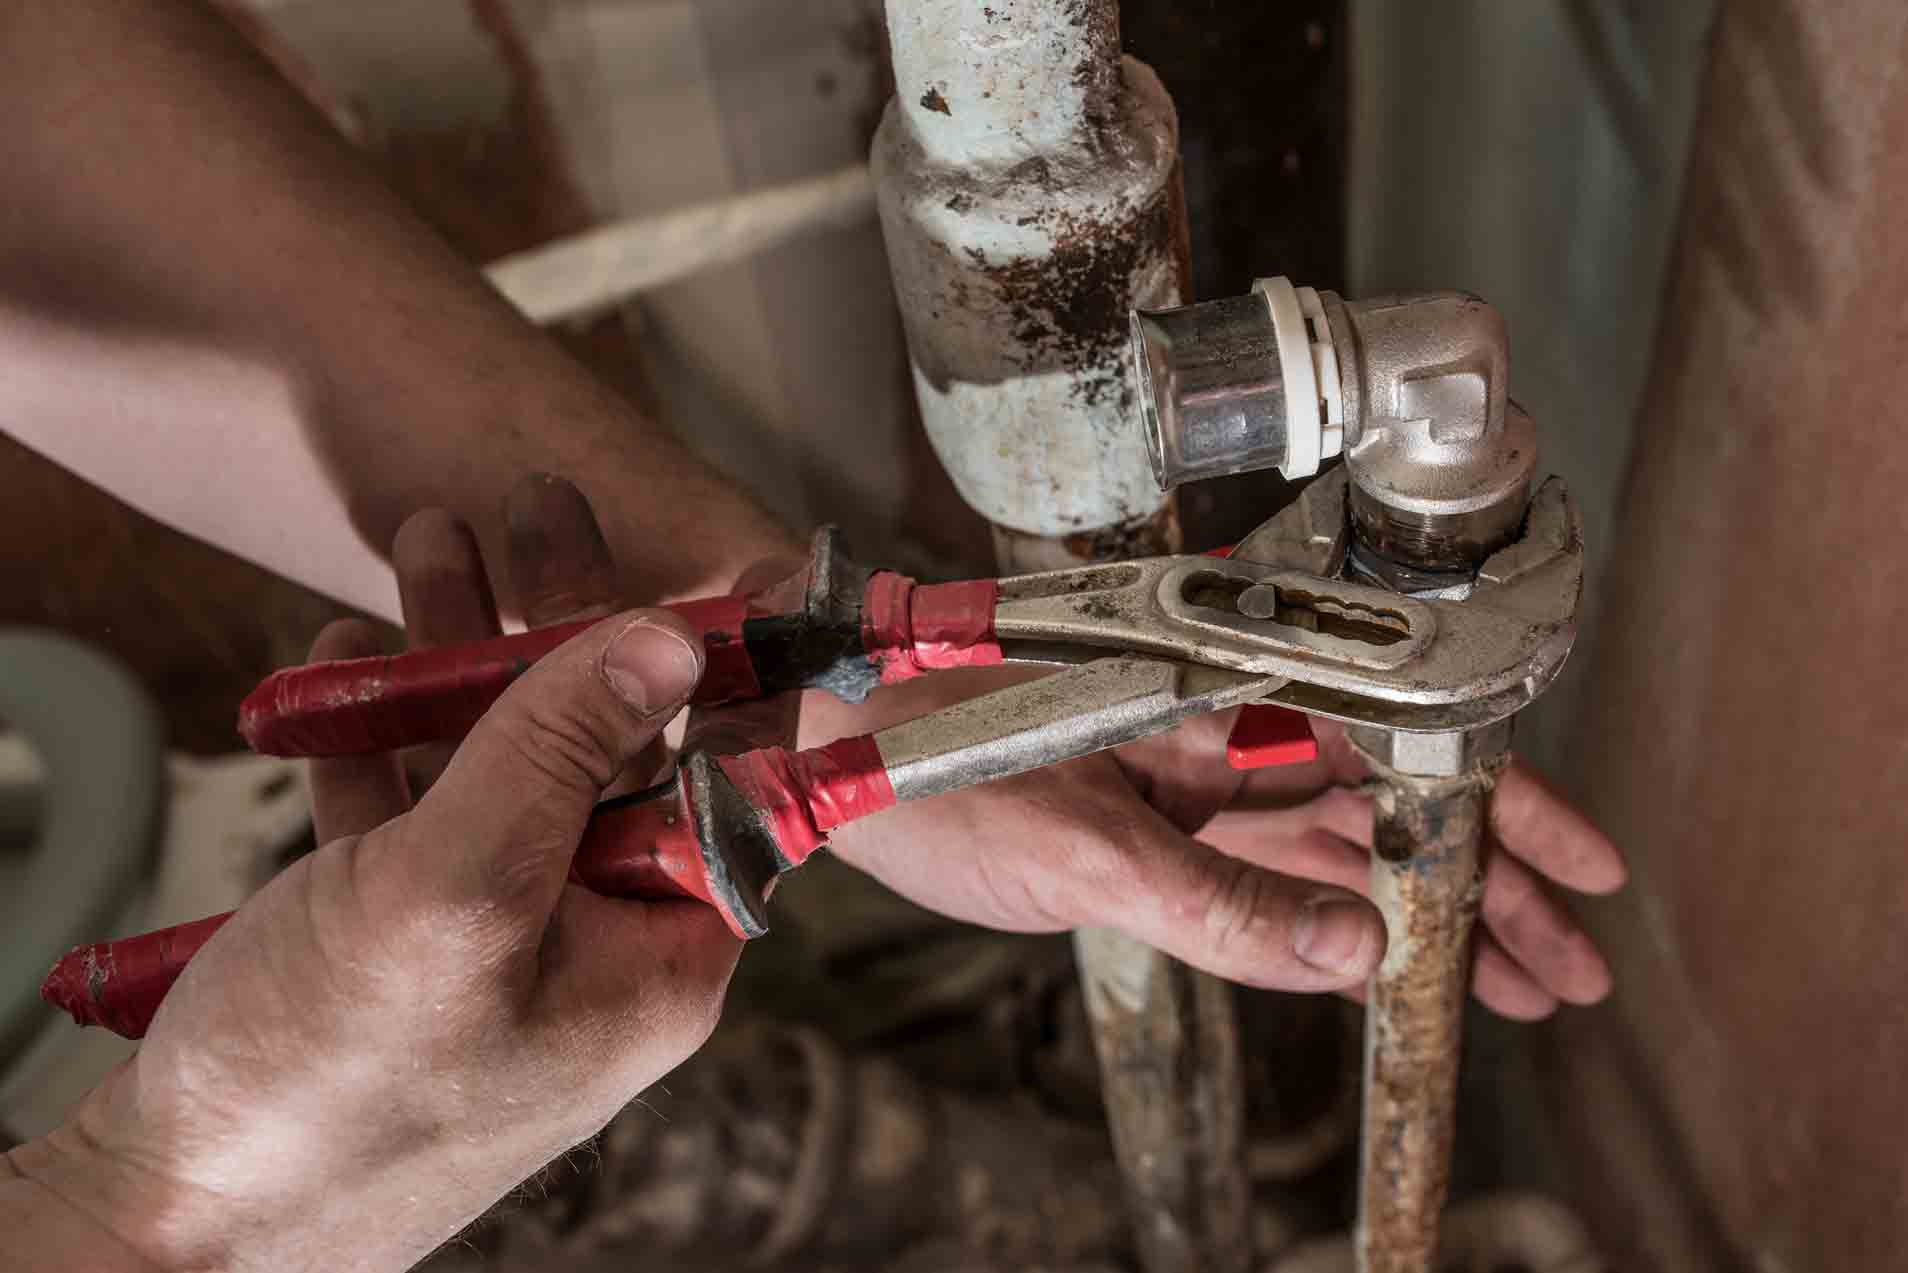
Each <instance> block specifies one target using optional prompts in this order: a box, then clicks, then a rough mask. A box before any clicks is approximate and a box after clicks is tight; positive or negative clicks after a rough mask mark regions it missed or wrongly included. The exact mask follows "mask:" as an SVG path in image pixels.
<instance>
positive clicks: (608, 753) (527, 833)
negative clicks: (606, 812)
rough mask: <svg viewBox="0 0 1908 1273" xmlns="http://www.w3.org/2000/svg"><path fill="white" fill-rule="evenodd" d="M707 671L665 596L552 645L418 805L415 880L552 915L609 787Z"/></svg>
mask: <svg viewBox="0 0 1908 1273" xmlns="http://www.w3.org/2000/svg"><path fill="white" fill-rule="evenodd" d="M701 675H702V642H701V640H700V639H699V638H698V637H697V635H696V634H695V633H694V632H692V631H691V630H690V629H689V627H688V626H687V625H686V624H684V623H683V622H682V620H681V619H678V618H677V617H676V616H674V615H672V614H669V613H667V612H664V611H660V610H635V611H630V612H629V613H627V614H624V615H622V616H620V617H619V618H616V619H612V620H609V621H607V622H604V623H600V624H597V625H596V626H594V627H592V628H590V629H588V630H587V631H585V632H583V633H581V634H580V635H578V636H576V637H574V638H572V639H571V640H569V641H568V642H566V643H565V644H563V645H562V646H560V647H558V648H557V649H556V650H555V651H554V652H553V653H551V654H549V655H547V656H545V657H544V658H543V659H541V660H540V661H539V662H538V663H537V664H536V665H535V666H534V667H532V668H530V669H529V670H528V671H527V672H525V673H524V674H523V675H522V676H521V677H519V678H518V679H517V680H516V682H515V683H513V684H512V685H511V687H510V688H509V689H508V690H506V691H505V692H504V694H503V696H502V697H501V698H499V699H498V700H497V702H496V704H495V705H493V706H492V707H491V709H490V711H489V712H487V713H486V714H485V716H484V718H483V719H482V720H481V721H479V722H478V723H477V727H476V728H475V729H473V730H471V732H470V735H469V737H467V738H466V739H465V740H464V745H463V746H462V747H460V748H458V750H457V754H456V756H454V757H453V758H452V760H451V763H450V767H449V768H447V769H446V770H445V771H444V776H443V777H442V778H441V779H439V780H438V783H437V785H436V786H435V787H433V788H432V789H431V791H430V794H429V795H427V796H426V797H425V798H424V799H423V800H422V801H421V802H420V803H419V804H418V807H417V810H416V813H415V814H414V815H413V817H411V818H409V819H406V825H405V835H406V837H407V841H408V842H410V843H414V844H416V845H418V846H419V850H418V851H417V852H416V853H413V854H407V855H406V856H407V858H409V859H410V860H411V862H412V869H414V870H416V871H418V872H419V873H420V878H419V879H417V880H416V881H415V883H414V885H413V887H415V888H416V889H418V890H420V891H424V892H434V893H435V894H436V895H437V896H439V897H440V898H443V899H444V900H446V901H452V902H457V903H461V904H471V905H477V906H481V907H486V908H493V909H497V910H500V911H501V912H503V913H504V914H506V915H508V916H511V917H514V918H516V919H519V920H522V921H523V922H526V923H532V924H534V925H536V926H538V927H541V926H542V925H543V923H544V922H545V921H546V920H547V919H548V918H549V915H550V912H551V909H552V908H553V907H554V906H555V905H556V901H557V897H558V895H559V894H560V892H561V891H562V888H563V881H564V877H565V875H566V874H567V873H568V871H569V868H570V859H571V857H572V856H573V855H574V854H575V852H576V845H577V841H578V839H579V838H580V837H581V836H582V834H583V830H584V826H585V824H586V823H587V822H588V820H589V816H590V812H591V809H592V807H593V806H594V805H595V803H596V801H597V799H598V797H600V796H601V794H602V792H603V789H604V788H605V787H607V786H608V785H609V784H610V783H611V782H612V781H613V780H614V779H615V778H616V776H617V775H618V774H619V773H620V772H622V770H623V769H624V768H625V767H626V766H628V765H629V764H630V763H631V762H632V761H634V760H635V759H636V758H637V756H638V755H639V754H640V753H641V752H642V750H643V748H644V747H645V746H647V745H648V744H649V742H650V741H651V740H652V739H654V738H655V737H656V735H657V734H658V733H660V732H661V730H662V728H663V727H664V726H665V725H666V724H668V722H669V720H670V718H671V717H673V716H674V715H675V714H676V712H677V711H678V710H679V709H680V708H681V707H682V704H683V703H684V701H686V700H687V698H688V697H689V693H690V691H691V690H692V689H694V687H695V683H696V681H697V680H698V679H699V678H700V677H701Z"/></svg>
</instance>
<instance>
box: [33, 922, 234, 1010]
mask: <svg viewBox="0 0 1908 1273" xmlns="http://www.w3.org/2000/svg"><path fill="white" fill-rule="evenodd" d="M230 918H232V914H231V912H229V911H228V912H226V913H225V914H223V915H213V916H210V917H209V918H206V919H199V920H194V921H192V922H191V923H190V924H179V925H177V926H175V927H173V928H164V929H161V930H159V931H158V932H156V933H146V934H143V935H142V936H139V937H123V938H121V939H120V940H118V941H108V942H96V943H94V944H93V945H90V946H76V947H74V948H73V949H72V950H70V951H68V952H67V953H66V954H65V956H63V957H62V958H61V959H60V961H59V962H58V963H57V964H54V965H53V971H52V972H49V973H48V974H47V975H46V980H45V981H43V982H41V983H40V998H42V999H44V1000H46V1002H48V1003H50V1004H52V1005H53V1006H54V1007H56V1008H60V1009H62V1010H64V1011H65V1012H67V1013H68V1014H69V1015H71V1016H72V1018H73V1020H74V1021H76V1022H78V1023H79V1024H80V1025H99V1026H105V1027H106V1028H107V1029H108V1030H111V1031H112V1032H113V1033H114V1034H117V1035H120V1036H122V1037H124V1038H128V1039H139V1038H144V1037H145V1034H146V1029H147V1027H148V1026H150V1025H151V1024H152V1019H153V1017H154V1016H156V1015H157V1014H158V1012H159V1005H160V1003H162V1002H163V1001H164V1000H165V997H166V991H168V990H170V989H171V988H172V983H173V982H174V981H175V980H177V979H178V976H179V970H180V969H182V968H184V967H185V966H186V961H187V960H189V959H191V958H192V956H194V955H196V954H198V953H199V947H201V946H203V945H205V944H206V942H208V941H210V940H211V939H212V934H213V933H216V932H218V931H219V929H220V928H221V927H222V926H223V925H224V923H225V921H226V920H228V919H230Z"/></svg>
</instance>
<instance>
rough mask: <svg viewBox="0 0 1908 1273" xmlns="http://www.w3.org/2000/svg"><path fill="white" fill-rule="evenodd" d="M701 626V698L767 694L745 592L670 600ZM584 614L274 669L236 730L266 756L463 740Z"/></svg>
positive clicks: (574, 630) (587, 624)
mask: <svg viewBox="0 0 1908 1273" xmlns="http://www.w3.org/2000/svg"><path fill="white" fill-rule="evenodd" d="M665 608H666V609H669V610H671V611H673V612H674V613H675V614H676V615H678V616H679V617H680V618H682V619H683V620H684V621H685V622H686V623H688V624H689V625H690V626H691V627H693V628H696V629H698V630H700V631H701V633H702V648H703V650H704V652H705V659H704V671H703V676H702V682H701V684H699V685H697V686H696V692H695V695H694V697H693V699H692V701H694V702H696V703H700V704H704V705H710V704H715V703H727V702H730V701H733V700H735V699H753V698H759V697H761V693H762V686H761V683H760V681H758V680H757V679H756V675H755V664H754V663H752V662H750V661H749V651H748V647H747V646H746V645H744V644H743V641H742V623H743V621H744V620H745V619H747V618H748V617H749V615H750V613H751V610H750V608H749V603H748V600H747V599H746V598H743V597H733V596H732V597H709V598H706V599H703V600H699V601H685V602H683V603H682V604H680V605H674V606H668V607H665ZM600 622H601V620H600V619H585V620H582V621H581V622H578V623H559V624H555V625H553V626H551V627H547V628H534V629H532V630H531V631H529V632H519V633H515V634H514V635H511V636H500V637H492V638H490V639H489V640H487V641H472V642H468V643H466V644H463V645H447V646H443V647H441V648H439V649H434V650H412V651H411V652H410V653H408V654H391V655H380V656H376V657H373V658H368V659H343V660H340V661H338V662H334V663H314V664H310V665H308V666H305V667H288V668H285V669H283V670H281V671H278V672H274V673H272V675H271V676H269V677H267V678H266V679H265V680H264V682H263V683H262V684H260V685H259V687H258V688H257V689H255V690H253V691H252V692H251V693H250V694H249V695H247V696H246V699H245V702H244V703H243V704H241V705H240V707H239V733H240V734H241V735H243V736H244V738H245V741H246V742H247V743H248V744H250V745H251V748H252V750H253V751H256V752H260V753H262V754H264V755H267V756H354V755H363V754H365V753H368V752H379V751H395V750H397V749H398V748H401V747H409V746H411V745H412V744H415V743H421V742H434V741H438V740H441V739H451V738H461V737H463V735H464V734H466V733H468V732H469V731H470V727H471V726H473V725H475V724H476V723H477V720H478V718H479V717H481V716H482V715H483V714H484V713H485V712H486V711H488V710H489V709H490V705H491V704H492V703H494V702H496V701H497V699H498V697H499V696H500V695H502V694H503V692H504V691H505V690H506V689H509V688H510V684H511V682H512V681H515V680H516V679H517V678H518V677H519V676H522V675H523V674H524V672H526V671H528V670H529V668H530V665H531V664H533V663H535V662H536V661H537V660H538V659H541V658H542V657H543V656H544V655H546V654H548V653H550V652H551V651H552V650H554V649H556V648H557V647H558V646H559V645H562V644H563V643H564V642H565V641H568V640H569V639H570V638H571V637H573V636H576V635H577V634H578V633H580V632H583V631H584V630H586V629H588V628H591V627H594V626H595V625H596V624H598V623H600Z"/></svg>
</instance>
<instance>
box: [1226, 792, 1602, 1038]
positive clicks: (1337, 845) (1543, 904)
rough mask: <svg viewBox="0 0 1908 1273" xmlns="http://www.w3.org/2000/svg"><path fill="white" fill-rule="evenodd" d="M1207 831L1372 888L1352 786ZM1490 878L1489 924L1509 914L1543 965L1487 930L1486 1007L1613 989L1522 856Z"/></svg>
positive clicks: (1543, 1003)
mask: <svg viewBox="0 0 1908 1273" xmlns="http://www.w3.org/2000/svg"><path fill="white" fill-rule="evenodd" d="M1200 839H1201V840H1203V841H1206V842H1208V843H1210V844H1211V845H1212V846H1213V847H1214V848H1216V849H1218V850H1219V851H1220V852H1222V853H1226V854H1228V855H1230V856H1232V857H1237V858H1240V859H1242V860H1244V861H1248V862H1251V863H1253V864H1255V865H1257V866H1262V867H1265V868H1266V869H1268V870H1273V871H1278V872H1280V873H1282V874H1285V875H1291V876H1297V877H1300V878H1303V879H1308V880H1315V881H1317V882H1319V883H1321V884H1335V885H1337V886H1338V887H1340V888H1344V889H1348V890H1351V891H1353V892H1357V893H1359V894H1361V895H1364V894H1368V893H1369V891H1370V872H1371V857H1370V852H1369V850H1368V848H1367V847H1366V846H1367V845H1368V844H1369V842H1370V839H1371V806H1370V802H1369V801H1368V800H1366V799H1365V797H1364V796H1362V795H1360V794H1358V793H1355V792H1353V791H1350V790H1349V789H1346V788H1336V789H1334V790H1332V791H1329V792H1327V793H1325V794H1324V795H1323V796H1320V797H1318V798H1317V799H1315V800H1312V801H1309V802H1308V803H1307V804H1305V805H1302V806H1300V807H1298V808H1296V809H1288V810H1280V811H1256V810H1252V811H1248V810H1238V809H1234V810H1228V811H1227V812H1225V813H1222V814H1220V815H1219V816H1218V817H1217V818H1215V819H1213V821H1212V823H1211V824H1209V825H1208V826H1207V827H1206V829H1205V830H1204V831H1202V832H1201V833H1200ZM1485 880H1486V884H1485V901H1484V911H1485V914H1484V919H1485V924H1486V927H1487V929H1488V928H1489V927H1490V926H1491V925H1492V924H1493V923H1494V922H1496V921H1501V922H1502V923H1503V924H1504V925H1505V927H1506V929H1507V930H1508V931H1509V932H1510V933H1511V934H1512V940H1513V941H1515V942H1517V943H1518V945H1517V949H1518V950H1520V951H1524V952H1527V958H1528V959H1530V960H1532V961H1534V963H1535V968H1536V971H1535V972H1533V971H1530V970H1528V969H1527V968H1526V967H1525V966H1524V964H1522V963H1520V962H1519V960H1518V959H1517V958H1514V957H1513V956H1512V955H1511V954H1510V953H1508V952H1507V951H1506V950H1505V949H1504V948H1503V946H1501V945H1500V944H1499V943H1498V942H1497V941H1495V940H1493V939H1492V938H1491V937H1490V936H1489V934H1488V932H1480V935H1479V953H1478V964H1477V973H1476V976H1475V978H1474V980H1473V988H1474V989H1475V990H1476V992H1477V996H1478V998H1479V999H1480V1000H1482V1001H1483V1002H1484V1004H1485V1005H1486V1006H1487V1007H1489V1008H1491V1009H1492V1010H1494V1011H1496V1012H1498V1013H1500V1014H1502V1015H1503V1016H1507V1017H1510V1018H1512V1019H1513V1020H1518V1021H1530V1020H1537V1019H1539V1018H1540V1017H1543V1016H1547V1015H1549V1014H1550V1013H1551V1012H1552V1011H1554V1010H1555V1009H1556V1006H1557V1000H1558V999H1559V998H1560V997H1561V998H1564V999H1567V1000H1569V1001H1570V1002H1573V1003H1580V1002H1594V1000H1595V999H1596V998H1601V997H1602V995H1603V994H1605V993H1607V992H1608V989H1609V973H1608V969H1607V967H1606V966H1605V965H1604V964H1603V961H1602V958H1601V956H1599V955H1598V954H1597V952H1596V950H1595V948H1594V946H1592V945H1590V943H1589V941H1588V939H1587V938H1585V937H1584V936H1583V934H1582V933H1581V932H1580V931H1578V930H1577V928H1576V926H1575V925H1574V924H1572V923H1571V922H1570V920H1569V918H1568V916H1566V915H1564V914H1563V913H1562V912H1561V911H1560V910H1558V909H1557V908H1556V907H1555V905H1554V903H1553V902H1551V900H1550V899H1549V898H1548V897H1547V896H1546V895H1545V894H1544V892H1543V890H1542V888H1541V887H1540V886H1539V885H1538V884H1537V882H1536V881H1535V880H1534V879H1533V878H1531V877H1530V875H1529V872H1527V871H1524V870H1523V869H1522V868H1521V867H1519V866H1518V865H1517V864H1516V863H1515V861H1514V860H1513V861H1511V862H1510V863H1509V865H1508V866H1495V865H1494V866H1493V868H1491V869H1490V870H1487V872H1486V876H1485ZM1539 974H1541V975H1539Z"/></svg>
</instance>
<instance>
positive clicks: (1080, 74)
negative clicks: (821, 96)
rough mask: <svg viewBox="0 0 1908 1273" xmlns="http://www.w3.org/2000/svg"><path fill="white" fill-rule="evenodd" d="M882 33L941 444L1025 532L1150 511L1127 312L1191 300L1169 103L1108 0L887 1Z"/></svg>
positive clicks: (921, 350)
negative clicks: (1180, 253) (1128, 54)
mask: <svg viewBox="0 0 1908 1273" xmlns="http://www.w3.org/2000/svg"><path fill="white" fill-rule="evenodd" d="M888 24H889V30H890V34H891V39H892V43H893V49H894V67H895V84H896V95H895V100H894V101H893V102H892V103H890V104H889V107H888V112H887V115H886V117H885V118H884V119H883V121H882V125H881V129H880V131H879V132H878V133H877V134H876V136H875V143H874V152H873V157H872V164H873V167H874V172H875V183H876V190H877V197H878V200H879V204H880V209H881V218H882V226H883V229H884V231H885V237H886V242H887V248H888V260H889V264H890V266H891V268H892V270H893V274H894V283H895V292H896V295H897V297H898V299H899V301H900V304H901V311H902V317H903V320H904V323H905V325H906V328H907V333H908V345H909V351H910V353H911V355H912V358H913V362H914V373H915V374H914V384H915V393H916V397H917V399H918V400H919V402H920V405H921V415H922V419H923V423H924V424H925V425H926V428H927V433H928V437H929V439H930V440H931V441H932V442H933V444H934V449H935V452H936V453H937V454H938V455H939V456H940V459H941V462H942V464H943V465H945V466H946V468H947V470H948V472H949V473H950V474H951V475H952V476H953V478H954V482H955V485H956V486H957V487H958V488H959V489H960V492H961V494H962V496H964V497H965V498H966V500H967V501H968V503H970V504H971V505H973V507H974V508H975V509H977V510H978V511H979V512H980V513H981V514H982V515H984V516H985V517H987V518H988V519H989V520H990V521H992V522H995V523H997V524H999V525H1003V526H1006V527H1009V528H1011V529H1013V530H1017V531H1021V532H1024V533H1027V534H1034V535H1064V534H1069V533H1071V532H1074V531H1080V530H1088V529H1093V528H1097V527H1102V526H1109V525H1113V524H1116V523H1121V522H1126V521H1130V520H1132V519H1135V518H1139V517H1145V516H1148V515H1150V514H1152V513H1154V512H1155V511H1157V510H1158V509H1159V508H1160V506H1161V505H1162V503H1163V502H1164V498H1163V496H1162V495H1161V494H1160V492H1159V490H1158V488H1157V486H1156V484H1155V483H1154V481H1153V477H1152V472H1151V469H1150V467H1149V464H1148V460H1147V457H1146V449H1145V445H1144V442H1143V439H1142V437H1141V430H1140V429H1139V427H1138V422H1137V417H1136V415H1135V397H1134V386H1133V379H1132V372H1131V370H1130V368H1129V367H1128V360H1127V353H1126V313H1127V311H1128V310H1129V309H1130V308H1131V307H1132V306H1133V305H1135V304H1139V305H1145V306H1148V307H1158V306H1161V305H1171V304H1174V303H1176V302H1177V300H1178V299H1179V295H1180V286H1181V280H1180V278H1179V267H1178V263H1177V260H1176V251H1175V235H1176V234H1177V233H1178V227H1177V226H1176V224H1175V218H1176V216H1177V215H1178V208H1177V201H1176V200H1175V199H1174V197H1173V195H1174V191H1173V188H1172V183H1173V181H1174V173H1175V160H1176V156H1177V149H1178V129H1177V122H1176V120H1175V117H1174V114H1173V108H1172V102H1171V99H1170V98H1168V97H1167V95H1166V92H1165V90H1164V89H1163V88H1162V87H1161V86H1160V83H1159V80H1158V78H1157V77H1156V76H1155V75H1154V74H1153V73H1152V71H1151V70H1149V69H1148V68H1146V67H1145V66H1143V65H1141V64H1140V63H1138V62H1135V61H1133V60H1132V59H1130V58H1124V59H1123V58H1121V57H1120V56H1119V51H1118V45H1119V28H1118V16H1117V11H1116V7H1115V6H1114V5H1113V4H1111V3H1110V0H993V3H990V4H986V5H983V4H979V3H972V2H966V0H888Z"/></svg>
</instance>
